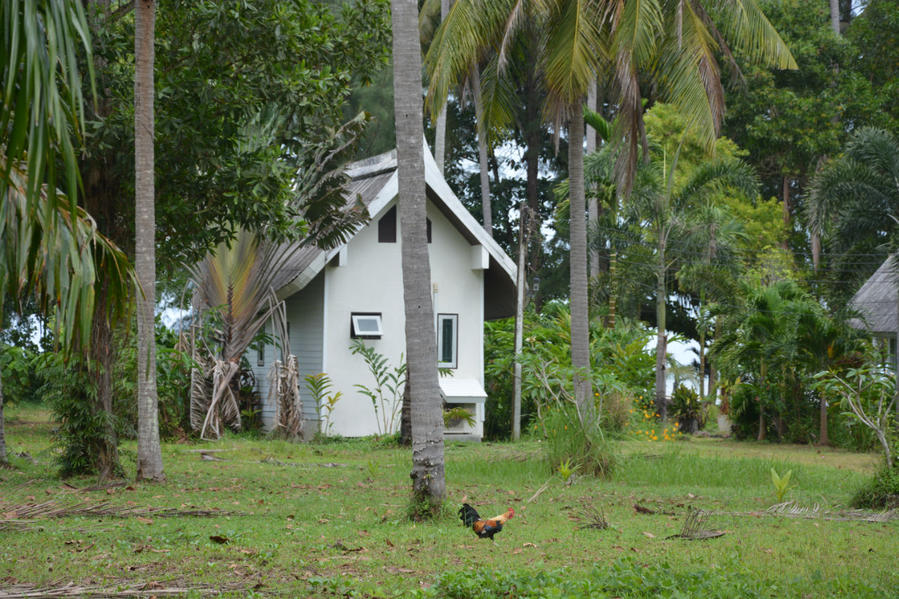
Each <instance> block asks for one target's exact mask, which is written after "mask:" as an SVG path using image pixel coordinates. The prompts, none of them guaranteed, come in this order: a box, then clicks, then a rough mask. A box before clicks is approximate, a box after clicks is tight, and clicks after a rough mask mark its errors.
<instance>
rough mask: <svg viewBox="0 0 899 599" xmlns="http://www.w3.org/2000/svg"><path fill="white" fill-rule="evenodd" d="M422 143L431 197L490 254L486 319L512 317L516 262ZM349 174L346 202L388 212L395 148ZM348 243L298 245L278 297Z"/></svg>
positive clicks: (374, 214)
mask: <svg viewBox="0 0 899 599" xmlns="http://www.w3.org/2000/svg"><path fill="white" fill-rule="evenodd" d="M423 145H424V149H425V151H424V163H425V185H426V188H427V194H428V199H429V200H431V201H432V202H433V203H434V204H435V205H436V206H437V208H438V209H439V210H440V211H441V212H442V213H443V215H444V216H446V217H447V219H448V220H449V221H450V222H451V223H452V224H453V226H455V228H456V229H457V230H458V231H459V232H460V233H461V234H462V236H463V237H465V239H466V240H467V241H468V242H469V243H470V244H471V245H472V246H475V245H481V246H483V247H484V248H485V249H486V250H487V253H488V255H489V257H490V264H489V267H488V269H487V270H486V271H485V272H484V318H486V319H488V320H489V319H493V318H503V317H506V316H511V315H512V314H514V312H515V277H516V274H515V273H516V266H515V263H514V262H513V261H512V259H511V258H509V256H507V255H506V253H505V252H504V251H503V250H502V248H501V247H500V246H499V244H497V243H496V241H494V240H493V238H492V237H490V236H489V235H488V234H487V232H486V231H485V230H484V228H483V227H482V226H481V224H480V223H479V222H478V221H477V220H475V218H474V217H473V216H472V215H471V213H469V212H468V209H467V208H465V206H464V205H463V204H462V202H461V201H459V198H457V197H456V194H454V193H453V191H452V190H451V189H450V187H449V185H448V184H447V182H446V180H445V179H444V178H443V175H441V174H440V171H439V170H438V169H437V164H436V162H435V161H434V158H433V156H431V152H430V151H429V150H428V148H427V145H425V144H423ZM346 175H347V176H348V177H349V182H348V183H347V185H346V196H347V206H348V207H349V206H351V205H354V204H355V202H356V200H357V198H358V199H359V200H360V201H361V202H362V204H363V205H364V206H365V207H366V208H367V209H368V214H369V217H370V218H371V220H376V219H377V218H380V216H381V215H382V214H384V213H385V212H387V210H388V209H389V208H390V206H391V205H393V203H394V201H395V199H396V197H397V189H398V187H397V172H396V150H391V151H389V152H385V153H384V154H380V155H378V156H374V157H372V158H366V159H364V160H360V161H358V162H353V163H351V164H349V165H348V166H347V167H346ZM359 230H361V228H360V229H359ZM357 232H358V231H357ZM348 242H349V240H347V243H348ZM345 245H346V243H344V244H342V245H340V246H338V247H335V248H333V249H331V250H322V249H319V248H317V247H304V248H300V249H299V250H297V251H296V252H295V253H294V255H293V256H292V257H291V259H290V260H289V261H288V262H287V263H286V265H285V267H284V268H283V269H282V271H281V273H280V274H279V275H278V276H277V277H276V278H275V282H274V288H275V289H277V290H278V296H279V297H282V298H283V297H288V296H290V295H293V294H294V293H296V292H298V291H300V290H301V289H303V288H304V287H305V286H306V285H308V284H309V282H310V281H311V280H312V279H314V278H315V277H316V275H318V273H320V272H321V271H322V269H324V267H325V265H326V264H328V262H330V260H331V259H332V258H334V256H336V255H337V254H338V253H339V252H340V250H341V249H342V248H343V247H344V246H345ZM465 259H466V260H468V257H467V256H466V257H465Z"/></svg>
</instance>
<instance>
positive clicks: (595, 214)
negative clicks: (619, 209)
mask: <svg viewBox="0 0 899 599" xmlns="http://www.w3.org/2000/svg"><path fill="white" fill-rule="evenodd" d="M587 108H589V109H590V110H592V111H594V112H596V80H595V79H594V80H592V81H591V82H590V85H589V87H587ZM595 151H596V129H594V128H593V127H591V126H590V125H587V149H586V152H587V154H588V155H589V154H592V153H593V152H595ZM598 221H599V200H598V199H597V197H596V193H593V194H591V195H590V201H589V202H588V204H587V223H588V224H589V226H590V227H595V226H596V224H597V222H598ZM588 262H589V264H590V278H591V279H594V278H596V277H598V276H599V252H598V251H597V249H596V244H593V243H591V244H590V259H589V260H588Z"/></svg>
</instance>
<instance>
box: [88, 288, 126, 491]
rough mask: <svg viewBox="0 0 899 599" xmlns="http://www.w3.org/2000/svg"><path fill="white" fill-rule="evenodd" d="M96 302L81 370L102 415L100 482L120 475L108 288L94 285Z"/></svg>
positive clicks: (98, 451) (98, 466) (99, 457)
mask: <svg viewBox="0 0 899 599" xmlns="http://www.w3.org/2000/svg"><path fill="white" fill-rule="evenodd" d="M98 287H99V288H98V290H97V298H96V301H95V303H94V319H93V324H92V325H91V348H90V352H91V361H90V362H91V363H90V364H88V363H86V362H87V361H85V365H84V367H85V368H90V374H91V380H93V381H94V383H95V384H96V386H97V396H96V397H97V399H96V402H95V404H94V406H93V409H94V410H97V411H99V412H102V413H103V414H105V416H106V417H105V418H104V420H103V422H104V429H105V430H104V431H103V440H102V441H101V443H100V445H99V447H98V450H97V456H96V459H97V471H98V474H99V478H100V480H101V481H105V480H109V479H112V478H115V477H117V476H119V474H121V466H120V465H119V451H118V438H117V435H116V430H115V426H114V425H113V418H114V416H113V405H112V404H113V402H112V398H113V383H112V370H113V365H114V364H115V354H116V352H115V339H114V335H113V330H112V323H111V322H110V320H109V315H108V312H107V301H108V298H109V293H108V285H107V284H105V283H100V284H99V285H98Z"/></svg>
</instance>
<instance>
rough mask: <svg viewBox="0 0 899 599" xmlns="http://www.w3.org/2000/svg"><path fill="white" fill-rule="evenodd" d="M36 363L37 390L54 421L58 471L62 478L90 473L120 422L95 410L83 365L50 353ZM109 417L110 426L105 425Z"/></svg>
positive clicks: (93, 392) (94, 398)
mask: <svg viewBox="0 0 899 599" xmlns="http://www.w3.org/2000/svg"><path fill="white" fill-rule="evenodd" d="M40 362H41V368H42V370H43V372H44V379H45V383H44V385H43V387H42V388H41V391H42V393H43V395H44V398H45V399H46V401H47V404H48V405H49V406H50V409H51V410H52V411H53V417H54V420H55V421H56V423H57V428H56V429H55V431H54V444H55V445H56V446H57V447H58V449H59V450H60V451H59V453H58V454H57V456H56V462H57V464H58V466H59V473H60V475H61V476H63V477H67V476H74V475H80V474H94V473H96V472H97V471H98V467H99V460H100V455H101V453H102V452H103V451H106V450H107V448H109V447H110V446H111V443H114V442H115V440H114V439H110V437H111V432H110V431H111V430H113V429H119V428H121V423H120V422H118V421H117V420H118V419H117V418H116V417H115V416H114V415H113V414H109V413H107V412H104V411H102V410H100V409H99V406H98V405H97V403H98V402H97V389H96V386H95V385H94V382H93V380H92V379H91V377H90V374H89V372H88V370H87V368H86V367H85V366H84V365H83V364H81V363H79V362H78V361H77V360H73V361H72V362H71V363H69V364H65V363H63V361H62V359H61V358H60V357H59V356H58V355H56V354H51V353H45V354H42V357H41V360H40ZM110 419H112V421H113V427H109V426H108V424H109V420H110ZM116 425H118V426H116ZM116 474H121V473H120V472H119V473H116Z"/></svg>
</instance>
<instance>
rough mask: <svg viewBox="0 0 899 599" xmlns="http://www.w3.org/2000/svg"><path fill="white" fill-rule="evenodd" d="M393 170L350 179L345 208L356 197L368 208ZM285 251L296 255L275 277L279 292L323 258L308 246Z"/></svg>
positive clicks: (322, 254) (321, 254) (347, 186)
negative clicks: (293, 252)
mask: <svg viewBox="0 0 899 599" xmlns="http://www.w3.org/2000/svg"><path fill="white" fill-rule="evenodd" d="M355 164H358V163H355ZM393 170H394V169H391V170H389V171H387V172H381V173H375V174H373V175H367V176H365V175H363V176H362V177H361V178H359V179H352V178H351V179H350V181H349V183H347V185H346V198H347V207H349V206H353V205H355V203H356V198H357V197H358V198H359V199H360V200H361V201H362V203H363V204H364V205H365V206H366V207H368V205H369V204H371V201H372V200H373V199H374V198H375V197H376V196H377V195H378V192H379V191H380V190H381V188H382V187H384V185H386V184H387V181H388V180H390V177H391V176H392V175H393ZM285 251H295V252H296V253H295V254H294V255H293V257H292V258H291V259H290V260H289V261H288V262H287V264H286V265H285V266H284V268H282V269H281V271H280V272H279V273H278V275H277V276H276V277H275V280H274V283H273V285H272V287H274V288H275V289H279V290H280V289H282V288H283V287H284V286H285V285H287V284H288V283H290V282H291V281H293V280H294V279H295V278H296V277H297V276H298V275H299V274H300V273H302V272H303V271H304V270H306V269H307V268H309V267H310V266H311V265H312V263H313V262H315V260H316V258H320V257H324V254H325V250H322V249H320V248H317V247H315V246H308V247H304V248H300V249H296V248H293V249H292V250H288V249H287V246H285Z"/></svg>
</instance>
